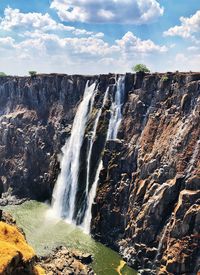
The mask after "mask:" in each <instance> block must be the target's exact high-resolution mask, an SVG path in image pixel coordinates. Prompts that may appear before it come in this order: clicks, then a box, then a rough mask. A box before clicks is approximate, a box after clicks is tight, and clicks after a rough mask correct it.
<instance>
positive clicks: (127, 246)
mask: <svg viewBox="0 0 200 275" xmlns="http://www.w3.org/2000/svg"><path fill="white" fill-rule="evenodd" d="M166 76H167V77H166ZM87 80H89V81H90V83H93V82H94V81H96V82H97V87H98V92H97V94H96V97H95V100H94V101H95V102H94V107H93V111H92V117H91V118H90V121H89V122H88V125H87V131H86V133H85V138H84V143H83V146H82V149H81V156H83V155H84V152H85V151H86V150H87V144H88V137H89V136H90V135H91V129H92V125H93V120H94V118H95V117H96V114H97V110H98V109H99V108H100V107H101V105H102V100H103V96H104V94H105V91H106V89H107V87H108V86H110V90H109V97H108V100H107V103H106V105H105V108H104V109H103V110H102V115H101V117H100V125H99V126H98V129H97V136H96V138H95V144H94V148H95V152H93V156H92V162H91V163H92V170H93V171H94V175H95V172H96V168H97V163H98V161H99V157H100V155H101V152H102V150H103V147H104V145H105V150H104V151H103V154H102V155H103V169H102V171H101V173H100V179H99V185H98V190H97V195H96V199H95V204H94V205H93V209H92V212H93V213H92V214H93V219H92V234H93V235H94V237H95V238H96V239H98V240H100V241H102V242H104V243H106V244H107V245H109V246H111V247H113V248H115V249H116V250H119V251H120V253H121V254H122V255H123V257H124V258H125V259H126V260H127V261H128V262H129V264H130V265H132V266H133V267H135V268H137V269H143V270H144V269H145V270H146V271H143V273H144V274H145V272H146V274H150V272H151V273H152V274H156V273H157V274H173V275H176V274H191V275H192V274H196V273H197V272H198V269H199V257H200V255H199V253H200V252H199V251H200V250H199V249H198V248H199V245H200V243H199V240H200V238H199V235H200V228H199V227H200V211H199V203H200V194H199V187H200V126H199V125H200V74H199V73H168V74H166V75H165V78H163V75H162V74H152V75H144V74H137V75H132V74H127V75H126V78H125V101H124V106H123V119H122V123H121V127H120V129H119V133H118V140H114V141H107V143H106V144H105V140H106V133H107V128H108V123H109V118H110V111H109V110H110V106H111V102H112V98H113V95H114V92H115V91H114V89H113V87H114V84H115V76H114V75H102V76H93V77H87V76H85V77H83V76H66V75H46V76H45V75H41V76H40V75H39V76H36V77H34V78H28V77H27V78H18V77H3V78H0V157H1V164H0V193H1V192H4V194H3V201H2V203H3V204H6V203H8V202H9V201H10V202H11V203H12V202H13V201H14V202H15V197H17V198H18V199H20V200H21V199H23V198H26V199H27V198H32V199H37V200H46V199H50V198H51V195H52V190H53V186H54V184H55V181H56V179H57V176H58V173H59V161H58V155H59V154H60V153H61V148H62V146H63V145H64V143H65V140H66V138H67V136H69V135H70V131H71V126H72V123H73V119H74V115H75V112H76V109H77V106H78V104H79V102H80V100H81V99H82V96H83V93H84V88H85V84H86V82H87ZM82 159H84V158H82ZM82 159H81V167H82V168H81V173H80V179H79V182H82V185H81V184H79V190H78V191H79V193H80V194H82V193H83V191H84V188H85V180H84V178H85V170H84V161H82ZM93 177H94V176H93ZM91 182H92V179H91ZM20 200H18V202H19V203H20ZM149 270H150V271H149Z"/></svg>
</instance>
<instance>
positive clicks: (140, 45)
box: [116, 32, 168, 55]
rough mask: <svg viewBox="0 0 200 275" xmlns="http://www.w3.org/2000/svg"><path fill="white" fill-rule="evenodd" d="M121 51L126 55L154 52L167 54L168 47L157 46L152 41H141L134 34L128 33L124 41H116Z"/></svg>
mask: <svg viewBox="0 0 200 275" xmlns="http://www.w3.org/2000/svg"><path fill="white" fill-rule="evenodd" d="M116 43H117V45H118V46H119V47H120V49H121V50H122V51H123V52H124V53H126V54H128V55H129V54H130V53H132V54H135V53H136V54H137V53H141V54H150V53H153V52H160V53H163V52H166V51H167V50H168V48H167V47H166V46H160V45H156V44H155V43H154V42H153V41H152V40H149V39H148V40H141V39H140V38H138V37H136V36H135V35H134V34H133V33H132V32H127V33H126V34H125V35H124V36H123V37H122V39H120V40H117V41H116Z"/></svg>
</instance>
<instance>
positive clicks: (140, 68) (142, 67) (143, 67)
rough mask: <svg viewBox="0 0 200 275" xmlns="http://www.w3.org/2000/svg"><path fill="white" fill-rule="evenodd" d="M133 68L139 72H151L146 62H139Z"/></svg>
mask: <svg viewBox="0 0 200 275" xmlns="http://www.w3.org/2000/svg"><path fill="white" fill-rule="evenodd" d="M132 70H133V71H134V72H136V73H139V72H143V73H150V70H149V69H148V68H147V66H146V65H144V64H137V65H135V66H134V67H133V68H132Z"/></svg>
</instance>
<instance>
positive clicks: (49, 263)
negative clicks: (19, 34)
mask: <svg viewBox="0 0 200 275" xmlns="http://www.w3.org/2000/svg"><path fill="white" fill-rule="evenodd" d="M91 262H92V256H91V255H90V254H84V253H81V252H80V251H77V250H74V251H69V250H68V249H67V248H65V247H59V248H57V249H55V250H54V251H53V252H52V253H51V254H50V255H48V256H44V257H41V258H40V259H39V264H40V265H41V266H42V267H43V268H44V269H45V270H46V274H47V275H55V274H59V275H74V274H75V275H78V274H81V275H94V274H95V273H94V271H93V270H92V268H91V267H90V266H89V264H90V263H91Z"/></svg>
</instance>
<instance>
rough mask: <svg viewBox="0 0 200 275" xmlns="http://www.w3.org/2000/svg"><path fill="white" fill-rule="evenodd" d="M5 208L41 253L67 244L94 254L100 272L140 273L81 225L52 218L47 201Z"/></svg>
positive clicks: (106, 274)
mask: <svg viewBox="0 0 200 275" xmlns="http://www.w3.org/2000/svg"><path fill="white" fill-rule="evenodd" d="M3 209H4V210H5V211H7V212H9V213H10V214H11V215H12V216H13V217H14V218H15V219H16V221H17V225H18V226H19V227H21V228H22V229H23V230H24V232H25V234H26V238H27V241H28V242H29V244H30V245H32V247H33V248H34V249H35V251H36V253H37V254H38V255H39V256H41V255H45V254H48V253H49V252H51V251H52V249H53V248H56V247H57V246H61V245H63V246H65V247H67V248H69V249H72V250H73V249H78V250H80V251H81V252H87V253H91V254H92V256H93V259H94V260H93V263H92V267H93V269H94V271H95V272H96V274H97V275H117V274H120V275H136V274H137V272H136V271H134V270H133V269H131V268H130V267H128V266H127V265H126V264H125V265H124V263H123V260H122V258H121V257H120V256H119V255H118V254H117V253H116V252H115V251H113V250H111V249H110V248H108V247H106V246H104V245H103V244H101V243H99V242H96V241H95V240H94V239H92V238H91V237H90V236H89V235H86V234H85V233H83V231H82V230H81V229H80V228H77V227H75V226H73V225H71V224H68V223H66V222H64V221H58V220H55V219H53V218H49V217H48V215H47V213H48V210H49V206H48V205H47V204H44V203H39V202H36V201H29V202H25V203H24V204H22V205H17V206H7V207H4V208H3Z"/></svg>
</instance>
